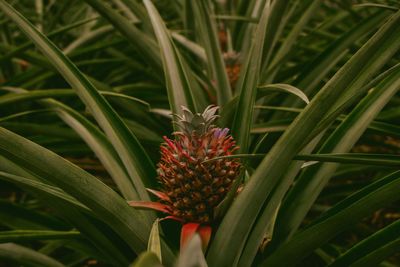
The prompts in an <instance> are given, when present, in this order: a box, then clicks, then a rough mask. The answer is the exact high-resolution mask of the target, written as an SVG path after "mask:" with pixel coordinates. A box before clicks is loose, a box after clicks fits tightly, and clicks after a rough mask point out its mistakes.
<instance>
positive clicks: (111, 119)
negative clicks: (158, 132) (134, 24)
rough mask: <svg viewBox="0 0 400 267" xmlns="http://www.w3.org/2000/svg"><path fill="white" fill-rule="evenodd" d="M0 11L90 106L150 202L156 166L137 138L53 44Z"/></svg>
mask: <svg viewBox="0 0 400 267" xmlns="http://www.w3.org/2000/svg"><path fill="white" fill-rule="evenodd" d="M0 9H1V10H2V11H3V12H4V13H5V14H6V15H7V16H8V17H9V18H10V19H12V20H13V21H14V22H15V23H16V24H17V25H18V27H19V28H20V29H21V30H22V31H24V33H25V34H26V35H27V36H28V37H29V38H30V39H31V40H32V42H34V43H35V44H36V46H37V47H38V48H39V49H40V50H41V51H42V53H43V54H44V55H45V56H46V57H48V58H49V60H50V61H51V63H52V64H53V65H54V66H55V67H56V68H57V69H58V71H59V72H60V74H62V75H63V77H64V78H65V79H66V80H67V81H68V82H69V83H70V85H71V86H72V88H73V89H75V90H76V92H77V94H78V95H79V97H80V98H81V99H82V101H83V102H84V103H85V104H86V105H87V106H88V108H89V109H90V110H91V113H92V115H93V116H94V117H95V118H96V120H97V122H98V123H99V124H100V126H101V127H102V128H103V130H104V131H105V133H106V135H107V136H108V138H109V140H110V142H111V143H112V144H113V145H114V146H115V147H116V150H117V152H118V153H119V156H120V158H121V160H122V162H123V163H124V165H125V167H126V169H127V171H128V173H129V175H130V176H131V180H132V183H133V184H134V185H135V189H136V190H137V191H138V193H139V195H140V197H141V198H142V199H144V200H148V199H149V196H148V193H147V191H146V189H145V184H146V185H151V184H152V183H153V181H154V177H155V175H156V173H155V168H154V165H153V163H152V162H151V161H150V159H149V158H148V156H147V154H146V153H145V151H144V149H143V147H142V146H141V145H140V143H139V142H138V140H137V139H136V137H135V136H134V135H133V134H132V132H131V131H130V130H129V129H128V128H127V127H126V125H125V124H124V123H123V121H122V120H121V118H120V117H119V116H118V114H117V113H116V112H115V111H114V110H113V109H112V107H111V106H110V105H109V103H108V102H107V101H105V99H104V98H103V97H102V96H101V95H100V94H99V92H98V91H97V90H96V88H95V87H94V86H93V85H92V84H91V83H90V82H89V81H88V80H87V79H86V78H85V76H84V75H83V74H82V73H81V72H80V71H79V70H78V69H77V68H76V66H75V65H74V64H73V63H72V62H71V61H70V60H69V59H68V58H67V57H65V56H64V55H63V54H62V52H61V51H60V50H59V49H58V48H57V47H56V46H55V45H54V44H53V43H51V42H50V41H49V40H48V39H47V38H46V37H45V36H44V35H43V34H41V33H40V32H38V31H37V30H36V29H35V28H34V27H33V26H32V24H30V23H29V21H27V20H26V19H25V18H24V17H23V16H22V15H21V14H19V13H18V12H17V11H15V10H14V9H13V8H12V7H11V6H10V5H9V4H7V3H6V2H5V1H4V0H1V1H0Z"/></svg>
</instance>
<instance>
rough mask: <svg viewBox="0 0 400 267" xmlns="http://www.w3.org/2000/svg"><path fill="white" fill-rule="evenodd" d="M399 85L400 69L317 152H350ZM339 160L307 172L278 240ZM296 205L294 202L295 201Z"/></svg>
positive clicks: (285, 211) (297, 220) (282, 219)
mask: <svg viewBox="0 0 400 267" xmlns="http://www.w3.org/2000/svg"><path fill="white" fill-rule="evenodd" d="M399 88H400V69H399V70H398V71H397V72H394V73H392V74H391V75H389V76H388V77H387V78H386V79H384V80H383V81H382V82H381V83H380V84H378V85H377V87H376V88H375V89H374V90H373V91H372V92H370V93H369V94H368V95H367V96H366V97H365V98H364V99H363V100H362V101H361V102H360V103H359V104H358V105H357V107H356V108H355V109H354V110H353V111H352V112H351V113H350V114H349V115H348V116H347V117H346V119H345V120H344V121H343V122H342V123H341V124H340V126H339V127H338V128H336V130H335V131H334V132H333V133H332V134H331V135H330V136H329V138H328V140H326V142H324V145H323V146H322V147H321V148H320V149H319V152H318V153H321V154H323V153H346V152H348V151H349V150H350V149H351V148H352V147H353V145H354V144H355V143H356V142H357V140H358V139H359V138H360V137H361V135H362V133H363V132H364V131H365V130H366V129H367V127H368V124H369V123H370V122H371V121H372V120H373V119H374V117H375V116H376V115H377V114H378V113H379V111H380V110H381V109H382V108H383V107H384V106H385V105H386V104H387V103H388V102H389V101H390V99H391V98H392V96H393V95H394V94H395V93H396V92H397V91H398V90H399ZM337 167H338V165H337V164H324V165H322V166H314V167H312V168H310V169H308V170H307V171H306V172H304V173H303V174H302V175H301V176H300V178H299V179H298V180H297V183H296V185H295V186H294V187H293V189H292V191H291V192H290V194H289V195H288V198H287V200H286V201H285V205H283V207H284V208H283V209H282V212H281V214H280V216H279V219H278V221H279V222H280V223H278V224H279V227H278V231H277V235H276V240H275V241H278V240H279V241H281V240H282V242H283V241H284V240H287V239H288V238H289V237H290V236H291V235H293V233H294V232H295V231H296V229H297V228H298V227H299V225H300V223H301V221H302V220H303V218H304V217H305V216H306V214H307V212H308V210H309V209H310V207H311V206H312V203H313V202H314V201H315V199H316V198H317V196H318V195H319V193H320V192H321V191H322V189H323V187H324V186H325V185H326V184H327V183H328V181H329V179H330V178H331V177H332V175H333V174H334V172H335V170H336V169H337ZM293 201H294V202H296V205H294V202H293Z"/></svg>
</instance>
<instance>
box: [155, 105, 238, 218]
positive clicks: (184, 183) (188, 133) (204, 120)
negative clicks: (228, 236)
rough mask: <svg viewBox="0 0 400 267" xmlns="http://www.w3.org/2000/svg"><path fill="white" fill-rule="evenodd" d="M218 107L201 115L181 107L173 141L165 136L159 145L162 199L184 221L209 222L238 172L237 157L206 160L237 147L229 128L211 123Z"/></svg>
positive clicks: (226, 154) (214, 118)
mask: <svg viewBox="0 0 400 267" xmlns="http://www.w3.org/2000/svg"><path fill="white" fill-rule="evenodd" d="M217 109H218V107H215V106H209V107H207V108H206V110H205V111H204V112H203V113H202V114H200V113H197V114H193V113H192V112H191V111H190V110H188V109H187V108H185V107H183V115H182V116H175V117H176V119H177V120H176V125H177V127H178V128H179V131H178V132H175V133H174V136H175V140H171V139H169V138H167V137H164V140H165V143H164V144H163V145H162V146H161V161H160V163H159V164H158V179H159V181H160V183H161V185H162V188H163V190H162V191H163V192H164V193H165V194H166V196H167V198H165V199H164V200H162V202H163V204H165V205H166V206H167V207H168V209H169V210H170V214H171V215H172V216H173V217H176V218H179V219H180V220H181V221H183V222H197V223H200V224H209V223H211V222H212V221H213V220H214V219H215V218H214V214H213V212H214V209H215V207H216V206H217V205H218V204H219V203H220V202H221V201H222V200H223V199H224V197H225V196H226V194H227V192H228V191H229V190H230V189H231V186H232V182H233V180H234V179H235V178H236V177H237V176H238V175H239V172H240V163H239V161H238V160H237V159H233V158H223V159H217V160H212V161H208V160H211V159H213V158H215V157H221V156H228V155H231V154H232V153H233V152H234V151H235V150H236V149H237V146H236V145H235V141H234V140H233V138H232V136H230V135H229V134H228V131H229V130H228V129H227V128H224V129H222V128H217V127H215V126H214V125H213V122H214V121H215V120H216V118H217V117H218V116H217V115H215V113H216V111H217Z"/></svg>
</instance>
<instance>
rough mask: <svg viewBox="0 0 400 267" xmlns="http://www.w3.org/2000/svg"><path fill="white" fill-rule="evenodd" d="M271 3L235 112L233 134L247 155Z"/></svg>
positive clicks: (258, 30)
mask: <svg viewBox="0 0 400 267" xmlns="http://www.w3.org/2000/svg"><path fill="white" fill-rule="evenodd" d="M270 9H271V7H270V1H268V2H267V4H266V5H265V7H264V10H263V15H262V17H261V19H260V23H259V24H258V26H257V28H256V31H255V36H256V39H255V40H254V44H253V46H252V48H251V50H250V52H249V56H248V58H247V60H246V63H245V64H244V69H243V74H242V77H241V80H239V84H238V89H239V90H240V91H239V92H240V96H239V101H238V104H237V107H236V110H235V117H234V121H233V126H232V133H233V135H234V136H235V137H236V140H237V143H238V145H239V147H240V149H239V151H240V152H241V153H246V152H247V149H248V146H249V141H250V140H249V136H250V128H251V123H250V122H251V121H252V120H253V108H252V107H253V105H254V101H255V98H256V93H257V86H258V82H259V75H260V68H261V64H262V61H261V59H262V54H263V47H264V42H265V32H266V30H267V25H268V18H269V16H270Z"/></svg>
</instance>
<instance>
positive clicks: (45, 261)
mask: <svg viewBox="0 0 400 267" xmlns="http://www.w3.org/2000/svg"><path fill="white" fill-rule="evenodd" d="M0 258H2V259H6V260H10V261H13V262H15V263H19V264H23V265H25V266H33V267H38V266H43V267H65V265H64V264H62V263H61V262H59V261H56V260H55V259H53V258H50V257H49V256H47V255H44V254H42V253H39V252H36V251H34V250H33V249H30V248H27V247H23V246H20V245H17V244H13V243H5V244H0Z"/></svg>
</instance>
